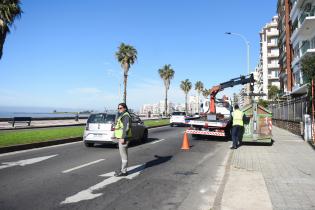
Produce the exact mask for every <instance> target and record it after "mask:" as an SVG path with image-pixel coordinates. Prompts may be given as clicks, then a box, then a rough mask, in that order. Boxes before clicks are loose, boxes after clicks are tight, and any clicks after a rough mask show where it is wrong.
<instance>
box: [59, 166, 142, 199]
mask: <svg viewBox="0 0 315 210" xmlns="http://www.w3.org/2000/svg"><path fill="white" fill-rule="evenodd" d="M144 169H145V164H143V165H136V166H132V167H129V168H128V171H129V172H132V170H137V171H136V172H134V173H131V174H129V175H128V176H125V177H115V176H114V173H115V172H114V171H112V172H109V173H106V174H102V175H100V176H101V177H109V178H107V179H105V180H104V181H102V182H100V183H98V184H96V185H94V186H91V187H89V188H88V189H86V190H83V191H81V192H78V193H77V194H75V195H72V196H70V197H67V198H66V199H65V200H64V201H62V202H61V203H60V204H68V203H77V202H80V201H83V200H91V199H94V198H97V197H99V196H101V195H103V193H96V194H94V193H93V191H96V190H99V189H102V188H105V187H106V186H107V185H110V184H113V183H115V182H118V181H119V180H121V179H133V178H135V177H136V176H138V175H139V174H140V173H141V172H142V171H143V170H144Z"/></svg>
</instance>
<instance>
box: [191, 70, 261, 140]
mask: <svg viewBox="0 0 315 210" xmlns="http://www.w3.org/2000/svg"><path fill="white" fill-rule="evenodd" d="M254 82H255V79H254V75H253V74H249V75H245V76H240V77H237V78H234V79H231V80H229V81H227V82H223V83H221V84H219V85H215V86H213V87H212V88H211V89H210V90H209V94H210V99H206V100H205V101H204V102H203V103H202V108H203V110H204V111H203V113H201V114H200V118H199V119H193V120H189V121H188V122H187V124H189V125H190V127H189V128H188V129H187V131H186V132H187V133H189V134H192V136H193V137H196V136H198V135H208V136H221V137H229V136H230V129H231V125H232V123H231V112H232V106H231V104H230V102H229V101H228V100H227V98H226V97H223V98H222V99H221V100H217V99H216V95H217V94H218V93H219V92H220V91H223V90H224V89H225V88H229V87H234V86H236V85H245V84H250V89H251V91H253V87H254V86H253V85H254Z"/></svg>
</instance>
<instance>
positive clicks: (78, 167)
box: [62, 159, 105, 174]
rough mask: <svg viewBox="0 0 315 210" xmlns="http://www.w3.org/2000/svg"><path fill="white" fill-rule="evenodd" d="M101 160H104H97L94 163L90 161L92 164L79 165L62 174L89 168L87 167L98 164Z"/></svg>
mask: <svg viewBox="0 0 315 210" xmlns="http://www.w3.org/2000/svg"><path fill="white" fill-rule="evenodd" d="M103 160H105V159H99V160H95V161H92V162H89V163H85V164H83V165H79V166H77V167H74V168H70V169H68V170H64V171H63V172H62V173H64V174H65V173H69V172H71V171H74V170H77V169H80V168H83V167H86V166H89V165H93V164H95V163H99V162H101V161H103Z"/></svg>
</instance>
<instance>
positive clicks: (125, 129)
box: [114, 103, 132, 176]
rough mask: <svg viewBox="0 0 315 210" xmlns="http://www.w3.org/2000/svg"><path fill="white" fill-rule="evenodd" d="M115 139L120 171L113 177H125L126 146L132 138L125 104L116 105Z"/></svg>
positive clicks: (126, 162)
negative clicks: (117, 146)
mask: <svg viewBox="0 0 315 210" xmlns="http://www.w3.org/2000/svg"><path fill="white" fill-rule="evenodd" d="M114 133H115V134H114V135H115V138H116V139H117V140H118V145H119V154H120V157H121V169H120V170H118V171H116V172H115V176H127V175H128V173H127V167H128V144H129V140H130V139H131V137H132V134H131V117H130V114H129V112H128V107H127V105H126V104H125V103H120V104H119V105H118V117H117V120H116V124H115V131H114Z"/></svg>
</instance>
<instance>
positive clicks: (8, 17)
mask: <svg viewBox="0 0 315 210" xmlns="http://www.w3.org/2000/svg"><path fill="white" fill-rule="evenodd" d="M20 4H21V3H20V0H0V59H1V58H2V54H3V45H4V41H5V38H6V36H7V34H8V33H10V27H11V26H12V25H13V22H14V20H15V18H19V17H21V14H22V9H21V7H20Z"/></svg>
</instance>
